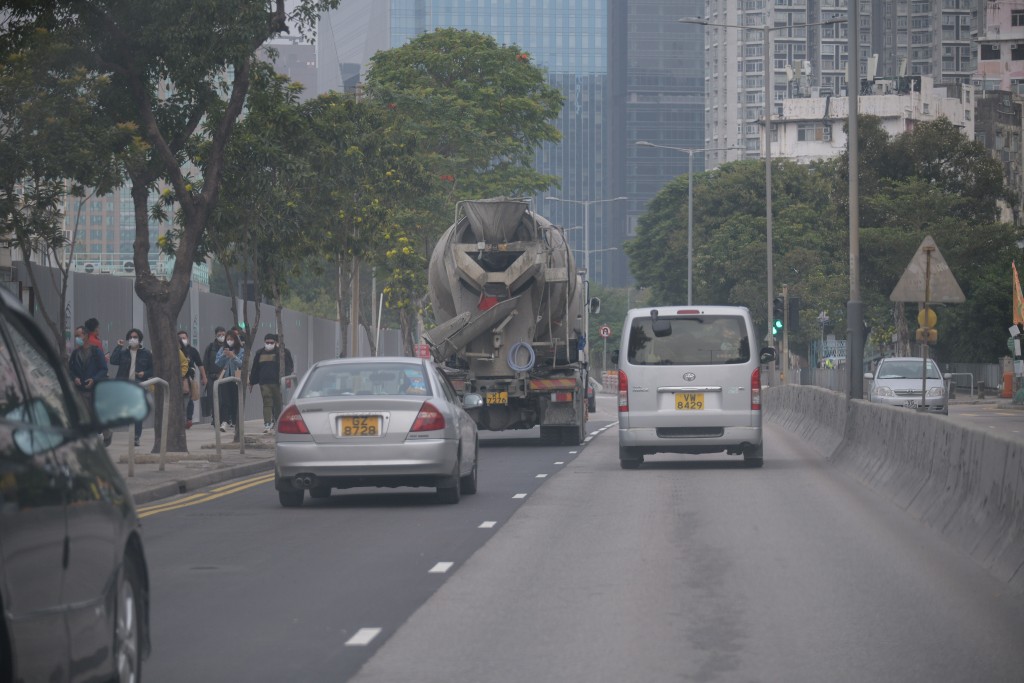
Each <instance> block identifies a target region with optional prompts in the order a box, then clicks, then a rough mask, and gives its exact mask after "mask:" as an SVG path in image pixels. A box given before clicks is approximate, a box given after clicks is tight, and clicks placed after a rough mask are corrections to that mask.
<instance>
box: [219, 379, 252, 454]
mask: <svg viewBox="0 0 1024 683" xmlns="http://www.w3.org/2000/svg"><path fill="white" fill-rule="evenodd" d="M225 383H233V384H236V385H237V386H238V389H237V391H238V411H237V412H238V415H237V416H236V418H235V421H236V422H237V424H236V425H235V429H236V432H235V433H236V434H237V435H238V448H239V453H241V454H242V455H245V392H244V391H242V378H240V377H221V378H220V379H218V380H216V381H215V382H214V383H213V422H214V425H213V436H214V439H215V441H216V443H217V454H216V456H214V457H215V458H216V462H220V461H221V457H222V455H221V450H220V425H221V422H220V385H222V384H225Z"/></svg>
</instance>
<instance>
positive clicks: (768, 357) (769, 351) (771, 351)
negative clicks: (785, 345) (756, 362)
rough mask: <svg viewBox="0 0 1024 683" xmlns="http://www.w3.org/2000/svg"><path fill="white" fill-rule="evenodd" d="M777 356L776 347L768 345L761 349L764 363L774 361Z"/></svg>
mask: <svg viewBox="0 0 1024 683" xmlns="http://www.w3.org/2000/svg"><path fill="white" fill-rule="evenodd" d="M776 358H777V356H776V353H775V347H773V346H766V347H764V348H763V349H761V362H762V363H774V362H775V359H776Z"/></svg>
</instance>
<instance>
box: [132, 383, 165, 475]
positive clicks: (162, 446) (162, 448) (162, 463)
mask: <svg viewBox="0 0 1024 683" xmlns="http://www.w3.org/2000/svg"><path fill="white" fill-rule="evenodd" d="M139 386H140V387H147V388H148V387H151V386H156V387H160V390H161V391H163V392H164V393H163V396H162V397H161V398H162V399H163V406H164V409H163V411H162V412H163V415H161V416H160V471H161V472H163V471H164V468H165V466H166V464H167V415H168V412H167V411H168V409H169V408H170V405H169V404H168V403H167V401H169V400H170V396H168V389H169V387H168V384H167V380H165V379H161V378H159V377H153V378H152V379H147V380H146V381H145V382H139ZM129 429H130V431H129V433H128V476H129V477H134V476H135V426H134V425H132V426H131V427H130V428H129Z"/></svg>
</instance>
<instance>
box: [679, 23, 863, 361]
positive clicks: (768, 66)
mask: <svg viewBox="0 0 1024 683" xmlns="http://www.w3.org/2000/svg"><path fill="white" fill-rule="evenodd" d="M677 21H678V22H679V23H681V24H697V25H698V26H705V27H707V28H738V29H741V30H748V31H761V32H762V33H763V34H764V48H763V50H764V55H763V58H764V203H765V237H766V241H767V243H768V244H767V250H768V307H767V309H766V311H767V316H768V317H769V318H771V315H772V299H774V298H775V282H774V278H773V277H772V249H773V246H772V129H771V116H772V106H773V105H774V101H773V100H774V98H773V97H772V95H773V93H772V70H773V69H774V66H773V65H772V52H771V49H772V41H771V35H772V31H778V30H780V29H793V28H808V27H810V26H831V25H832V24H841V23H843V22H845V21H846V19H829V20H828V21H815V22H811V23H807V24H785V25H782V26H768V25H767V24H765V25H763V26H742V25H740V24H720V23H717V22H712V21H707V20H706V19H698V18H693V19H689V18H684V19H678V20H677ZM768 344H769V346H774V345H775V334H774V333H773V332H772V329H771V321H769V323H768Z"/></svg>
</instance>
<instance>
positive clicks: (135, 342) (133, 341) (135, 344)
mask: <svg viewBox="0 0 1024 683" xmlns="http://www.w3.org/2000/svg"><path fill="white" fill-rule="evenodd" d="M128 346H130V347H132V348H133V349H137V348H139V340H138V339H136V338H134V337H133V338H131V339H129V340H128Z"/></svg>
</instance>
